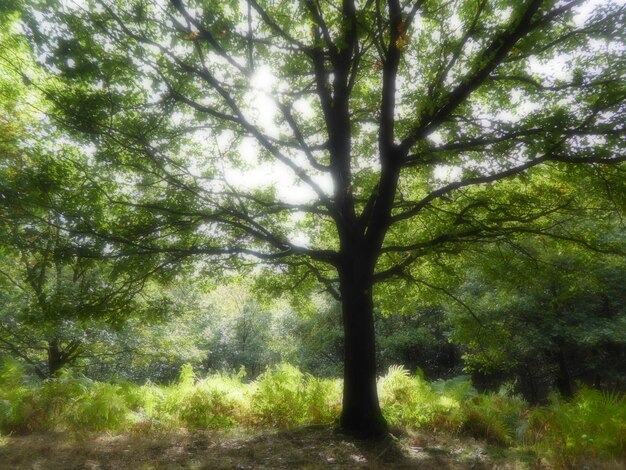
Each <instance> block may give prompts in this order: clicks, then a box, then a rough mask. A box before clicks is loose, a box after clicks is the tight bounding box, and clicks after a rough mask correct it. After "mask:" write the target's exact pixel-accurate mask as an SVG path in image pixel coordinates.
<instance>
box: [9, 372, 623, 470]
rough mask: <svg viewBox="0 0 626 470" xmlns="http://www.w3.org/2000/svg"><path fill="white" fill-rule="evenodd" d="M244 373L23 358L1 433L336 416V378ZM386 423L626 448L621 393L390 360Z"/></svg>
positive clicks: (606, 451) (569, 453)
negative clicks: (89, 371) (452, 373)
mask: <svg viewBox="0 0 626 470" xmlns="http://www.w3.org/2000/svg"><path fill="white" fill-rule="evenodd" d="M244 375H245V374H244V373H239V374H235V375H227V374H214V375H210V376H208V377H206V378H198V377H197V376H196V375H195V374H194V371H193V369H192V368H191V367H190V366H184V367H183V368H182V370H181V374H180V378H179V380H178V381H177V382H176V383H173V384H171V385H168V386H157V385H154V384H152V383H150V382H148V383H146V384H145V385H143V386H137V385H135V384H132V383H129V382H111V383H104V382H95V381H92V380H89V379H87V378H85V377H81V376H72V375H69V374H63V375H61V376H60V377H59V378H57V379H54V380H46V381H42V382H38V383H32V384H29V383H27V382H26V381H25V379H24V377H25V376H24V371H23V369H22V368H21V367H20V366H19V364H17V363H15V362H13V361H5V362H4V365H3V366H2V367H1V368H0V432H2V433H7V432H15V431H18V432H24V431H45V430H73V431H81V430H91V431H125V430H130V431H135V432H145V431H147V430H150V431H154V430H161V429H164V430H165V429H170V428H178V427H182V428H188V429H224V428H229V427H233V426H259V425H261V426H274V427H291V426H296V425H301V424H314V423H320V424H321V423H324V424H329V423H332V422H333V421H335V420H336V419H337V418H338V416H339V412H340V407H341V382H340V381H339V380H323V379H318V378H316V377H313V376H311V375H308V374H304V373H302V372H301V371H300V370H298V369H297V368H295V367H293V366H291V365H289V364H280V365H277V366H275V367H273V368H269V369H267V370H266V371H265V372H264V373H263V374H261V376H259V378H258V379H257V380H256V381H254V382H249V383H244V382H243V376H244ZM378 388H379V395H380V401H381V405H382V409H383V413H384V415H385V417H386V418H387V420H388V421H389V422H390V424H393V425H396V426H401V427H404V428H408V429H426V430H431V431H442V432H447V433H460V434H466V435H471V436H474V437H478V438H482V439H485V440H487V441H490V442H492V443H494V444H498V445H506V446H526V447H528V446H531V447H532V448H533V449H534V450H536V451H537V452H538V454H540V455H544V456H547V457H549V459H550V460H551V461H552V462H554V463H556V464H557V465H560V466H562V467H567V466H572V465H573V464H574V463H575V462H576V459H579V458H587V457H589V458H611V457H613V458H624V457H626V399H625V398H624V396H623V395H621V394H618V393H609V392H600V391H598V390H592V389H587V388H583V389H581V390H580V391H579V392H578V393H577V394H576V396H575V397H574V399H573V400H571V401H563V400H561V399H559V398H558V397H556V396H555V397H553V398H552V400H551V403H550V404H549V405H547V406H545V407H539V408H534V409H529V408H528V406H527V405H526V403H524V401H523V400H521V399H519V398H517V397H514V396H511V395H510V394H509V393H507V392H506V391H502V392H500V393H492V394H478V393H477V391H476V389H474V387H473V386H472V384H471V382H470V381H469V379H468V378H467V377H456V378H453V379H450V380H447V381H437V382H434V383H433V384H430V383H428V382H427V381H426V380H425V379H424V378H423V377H422V376H421V375H420V374H417V375H411V374H410V373H409V372H408V371H407V370H406V369H404V368H402V367H400V366H393V367H391V368H390V369H389V371H388V373H387V374H386V375H385V376H384V377H382V378H381V379H380V381H379V383H378Z"/></svg>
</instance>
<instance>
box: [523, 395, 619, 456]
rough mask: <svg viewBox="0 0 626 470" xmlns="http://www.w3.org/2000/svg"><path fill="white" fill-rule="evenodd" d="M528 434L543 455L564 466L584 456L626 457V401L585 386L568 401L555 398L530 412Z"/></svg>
mask: <svg viewBox="0 0 626 470" xmlns="http://www.w3.org/2000/svg"><path fill="white" fill-rule="evenodd" d="M529 434H530V438H531V439H532V442H533V443H534V445H535V448H536V449H537V450H538V451H539V452H540V453H544V454H547V455H549V456H550V458H551V460H553V461H555V462H557V463H559V464H561V465H563V466H569V465H572V464H573V463H574V462H575V460H576V459H578V458H582V457H594V458H609V457H621V458H626V398H625V397H624V395H623V394H619V393H611V392H606V391H600V390H594V389H590V388H584V387H583V388H581V389H580V390H579V391H578V393H576V395H575V396H574V398H573V399H572V400H571V401H569V402H568V401H563V400H562V399H560V398H559V397H558V396H556V395H553V396H552V397H551V399H550V404H549V405H548V406H546V407H543V408H538V409H535V410H533V411H532V412H531V413H530V429H529Z"/></svg>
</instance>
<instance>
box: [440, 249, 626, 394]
mask: <svg viewBox="0 0 626 470" xmlns="http://www.w3.org/2000/svg"><path fill="white" fill-rule="evenodd" d="M519 250H524V251H523V254H522V256H520V251H519ZM479 256H480V259H477V258H475V257H470V258H469V259H468V263H467V265H466V266H467V269H466V278H467V281H466V283H465V285H464V286H463V287H462V288H460V289H458V290H459V291H460V292H459V295H460V296H462V297H463V299H464V301H465V302H467V303H468V304H471V305H472V306H473V308H474V309H475V311H476V312H477V315H478V316H479V318H480V322H481V323H482V325H480V324H478V323H477V322H476V321H473V320H470V319H468V316H467V314H466V312H460V311H459V310H458V307H457V308H454V313H453V315H452V318H453V325H454V326H453V331H454V333H453V339H454V341H456V342H459V343H460V344H462V345H463V348H464V350H465V360H466V364H467V366H468V367H469V368H470V370H474V371H478V372H482V373H484V374H485V375H487V376H489V375H496V377H497V376H500V377H501V378H505V379H506V378H509V379H513V380H515V381H516V382H517V383H518V388H519V389H520V390H521V391H522V392H524V395H525V396H527V397H528V398H529V399H530V400H531V401H534V402H536V401H538V400H540V399H543V398H545V396H546V395H547V392H548V391H550V390H552V389H555V388H556V389H557V390H558V391H559V392H560V394H561V395H564V396H571V395H572V392H573V390H574V387H575V383H576V382H583V383H586V384H587V385H590V386H595V387H607V388H613V389H619V388H621V387H623V384H620V381H621V378H622V377H623V375H624V367H623V364H624V354H625V352H626V336H625V335H624V334H623V331H624V322H625V321H626V317H625V316H624V311H625V310H624V299H626V295H625V294H626V292H624V285H625V284H624V279H625V276H624V273H625V269H624V259H623V257H616V256H611V255H607V254H598V253H593V254H590V253H588V252H584V251H581V250H580V249H573V248H572V247H567V246H565V247H564V246H562V244H560V243H554V242H552V243H549V242H546V241H544V242H543V243H541V242H538V241H536V240H535V241H534V242H533V241H526V242H524V243H521V244H519V245H517V246H513V247H511V246H504V247H499V249H497V250H494V249H490V250H489V251H488V252H487V253H484V252H483V253H481V254H480V255H479ZM486 259H489V261H488V262H486V261H485V260H486Z"/></svg>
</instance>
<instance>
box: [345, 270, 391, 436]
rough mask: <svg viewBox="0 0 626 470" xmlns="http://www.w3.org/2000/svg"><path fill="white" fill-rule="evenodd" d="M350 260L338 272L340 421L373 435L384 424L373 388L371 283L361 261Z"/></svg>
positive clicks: (351, 429) (354, 433) (350, 431)
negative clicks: (341, 337)
mask: <svg viewBox="0 0 626 470" xmlns="http://www.w3.org/2000/svg"><path fill="white" fill-rule="evenodd" d="M351 264H352V266H351V267H349V268H347V269H342V270H341V271H342V272H341V273H340V290H341V304H342V315H343V329H344V344H345V356H344V373H343V380H344V385H343V410H342V413H341V419H340V424H341V427H342V429H343V430H344V431H345V432H347V433H348V434H350V435H352V436H355V437H359V438H374V437H380V436H383V435H384V434H386V432H387V430H388V428H387V423H386V422H385V419H384V418H383V415H382V413H381V410H380V405H379V403H378V392H377V390H376V346H375V335H374V305H373V302H372V284H373V283H372V280H371V276H369V275H367V271H368V270H367V269H366V268H365V267H364V266H362V264H361V263H351ZM359 265H361V266H359ZM361 268H362V269H361Z"/></svg>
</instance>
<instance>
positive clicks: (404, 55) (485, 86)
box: [24, 0, 626, 436]
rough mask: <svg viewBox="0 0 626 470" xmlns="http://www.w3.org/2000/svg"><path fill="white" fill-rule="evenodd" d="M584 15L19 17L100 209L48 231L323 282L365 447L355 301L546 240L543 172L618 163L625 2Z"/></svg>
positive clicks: (553, 11) (263, 9)
mask: <svg viewBox="0 0 626 470" xmlns="http://www.w3.org/2000/svg"><path fill="white" fill-rule="evenodd" d="M581 6H582V7H581ZM582 10H584V4H583V3H582V2H581V1H578V0H572V1H566V2H554V1H549V0H525V1H521V2H515V3H514V4H507V3H504V4H502V3H501V2H496V1H486V0H465V1H463V0H459V1H455V2H441V1H435V0H427V1H424V0H416V1H414V2H413V1H411V2H402V1H401V0H388V1H387V2H381V1H378V0H371V1H370V0H367V1H365V2H360V3H357V2H355V1H353V0H343V1H337V2H314V1H308V0H303V1H299V2H271V1H267V2H266V1H257V0H249V1H248V2H239V1H234V0H233V1H225V2H209V1H202V2H186V3H183V2H181V1H180V0H173V1H171V2H145V1H143V0H138V1H133V2H130V3H128V2H122V3H120V2H115V1H93V2H91V1H88V2H84V3H83V4H71V5H70V4H66V3H63V2H60V3H53V4H52V5H50V4H49V2H41V3H40V2H35V1H33V2H30V3H29V6H28V8H27V14H26V15H25V16H24V18H25V22H26V23H27V24H28V25H29V26H30V36H31V39H32V40H33V44H34V45H35V46H36V47H37V55H38V57H40V58H41V60H42V63H44V64H46V66H47V69H48V70H49V71H50V72H51V73H53V74H55V75H56V76H57V78H58V80H57V81H56V82H55V86H54V88H47V89H46V90H45V91H46V93H47V95H48V97H49V98H50V99H51V100H52V101H53V102H54V103H55V104H56V109H55V111H54V118H55V119H58V120H60V121H62V122H64V123H65V124H67V125H68V126H69V127H70V128H73V129H74V130H76V131H78V132H79V133H81V135H82V136H86V137H89V139H90V141H91V142H92V143H94V144H95V145H96V154H95V158H94V159H93V160H92V161H91V162H90V165H89V166H88V167H87V168H85V173H84V175H83V177H84V178H88V179H89V180H90V181H92V182H93V183H94V184H95V185H97V186H98V187H100V188H101V190H102V192H103V193H105V194H106V195H107V197H108V199H109V214H108V216H107V217H106V223H102V221H101V220H97V219H92V218H91V217H89V213H88V212H85V211H75V212H73V213H68V214H64V216H65V217H66V218H67V220H68V226H67V230H68V231H69V232H71V233H72V234H74V235H75V236H77V237H79V238H77V240H76V242H77V243H79V244H80V243H93V240H97V239H100V240H107V241H109V242H115V243H117V246H116V247H115V248H113V250H114V253H116V254H119V255H122V254H123V255H124V256H130V255H154V254H157V253H159V254H169V255H174V256H178V257H183V256H189V255H208V256H212V257H213V260H214V262H215V263H217V262H218V261H219V260H222V261H227V262H233V263H235V264H236V265H237V266H238V268H239V269H243V268H244V267H245V265H246V264H248V263H250V262H251V258H258V259H260V260H262V261H265V262H267V263H269V264H272V265H278V266H283V268H281V269H284V270H286V271H288V272H291V273H292V274H294V275H295V279H298V280H299V282H303V281H302V279H304V278H307V277H308V278H311V279H315V280H317V281H319V282H321V283H322V284H323V285H324V286H325V287H326V288H327V290H328V291H329V292H331V293H332V294H333V295H334V296H335V297H336V298H337V299H339V300H340V301H341V305H342V320H343V328H344V344H345V347H344V400H343V412H342V416H341V424H342V426H343V427H344V429H345V430H347V431H348V432H351V433H353V434H358V435H362V436H372V435H378V434H380V433H381V432H383V431H384V430H385V427H386V426H385V422H384V420H383V417H382V414H381V413H380V408H379V405H378V399H377V392H376V382H375V379H376V368H375V346H374V345H375V339H374V320H373V295H374V294H373V288H374V285H375V284H376V283H378V282H382V281H389V280H391V279H393V278H394V277H396V276H402V275H406V274H407V270H409V268H410V267H411V265H413V263H415V262H416V261H420V260H421V261H423V262H426V261H428V260H429V259H433V257H436V256H437V254H438V253H442V252H443V253H446V252H451V251H455V250H458V249H459V246H463V245H464V244H467V243H476V242H480V241H491V240H494V239H497V238H501V237H505V236H511V235H514V234H518V233H527V232H531V233H543V234H546V235H554V236H562V235H561V234H559V233H558V232H559V228H558V227H559V223H558V220H559V219H558V217H557V216H558V215H559V214H561V213H562V212H563V211H565V212H566V213H567V214H569V213H571V211H572V210H573V208H572V207H571V204H570V202H569V201H567V200H564V199H563V197H562V192H561V190H559V189H558V188H555V187H554V186H552V187H547V186H545V185H543V184H542V181H541V177H542V175H543V174H544V172H543V167H547V168H550V169H552V170H558V171H559V172H565V173H568V172H575V170H572V169H570V168H571V167H570V165H573V166H577V165H580V164H589V165H594V171H595V173H596V175H601V174H602V170H601V169H600V166H602V165H604V164H610V163H618V162H621V161H623V160H624V159H626V156H625V155H624V139H623V135H624V127H623V126H624V124H623V123H624V98H625V96H626V92H625V88H624V87H625V85H624V80H623V76H624V70H625V69H624V61H625V59H624V55H623V48H624V31H626V28H624V6H623V5H619V4H610V3H607V4H603V5H601V6H600V7H599V8H597V9H596V10H595V11H594V13H592V14H591V13H589V11H588V9H587V10H586V11H587V13H586V14H584V13H583V11H582ZM52 18H53V19H52ZM557 70H558V72H559V73H557ZM246 167H252V168H260V169H262V168H266V169H268V173H270V175H269V177H268V179H269V181H268V180H266V181H265V183H266V184H262V183H263V182H262V181H259V180H258V178H256V184H254V183H255V181H254V180H252V181H251V177H250V172H247V173H246V171H245V168H246ZM279 168H281V170H278V169H279ZM446 171H447V172H448V176H447V177H442V176H445V173H446ZM272 174H274V175H277V174H280V175H282V176H280V177H276V176H274V178H273V180H272V177H271V176H272ZM568 174H571V173H568ZM511 180H514V183H515V184H513V183H512V182H511ZM573 182H574V183H575V184H578V183H577V182H576V179H575V178H573ZM520 188H521V190H520ZM544 189H546V191H545V192H541V191H543V190H544ZM296 191H298V198H296V197H294V194H291V195H290V194H289V193H290V192H291V193H294V192H296ZM290 196H291V197H290ZM548 215H549V217H547V216H548ZM555 220H556V225H555ZM570 238H572V237H570ZM573 238H575V239H576V238H578V237H577V236H576V237H573ZM596 242H599V240H595V239H590V240H586V241H585V243H588V244H591V243H596ZM275 271H276V269H275V268H274V269H273V272H275ZM423 282H426V283H429V284H431V285H433V284H432V283H430V282H429V281H428V280H423Z"/></svg>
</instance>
